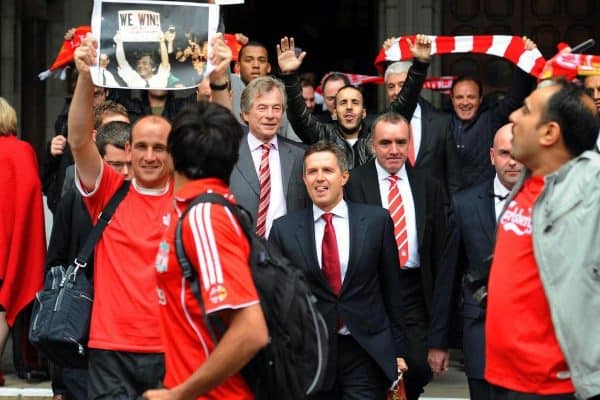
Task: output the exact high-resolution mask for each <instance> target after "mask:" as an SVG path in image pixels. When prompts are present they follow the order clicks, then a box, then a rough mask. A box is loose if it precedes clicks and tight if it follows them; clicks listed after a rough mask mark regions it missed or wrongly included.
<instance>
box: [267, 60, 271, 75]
mask: <svg viewBox="0 0 600 400" xmlns="http://www.w3.org/2000/svg"><path fill="white" fill-rule="evenodd" d="M270 73H271V63H267V75H268V74H270Z"/></svg>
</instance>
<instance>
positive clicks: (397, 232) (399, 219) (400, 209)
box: [387, 175, 408, 268]
mask: <svg viewBox="0 0 600 400" xmlns="http://www.w3.org/2000/svg"><path fill="white" fill-rule="evenodd" d="M387 179H388V180H389V181H390V189H389V191H388V211H389V212H390V215H391V216H392V221H394V236H395V237H396V244H397V245H398V255H399V258H400V268H403V267H404V266H405V265H406V262H407V261H408V231H407V230H406V215H405V214H404V205H403V204H402V196H401V195H400V190H399V189H398V184H397V182H398V179H399V178H398V177H397V176H396V175H391V176H389V177H388V178H387Z"/></svg>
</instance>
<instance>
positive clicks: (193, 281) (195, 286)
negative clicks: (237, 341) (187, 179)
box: [175, 193, 250, 344]
mask: <svg viewBox="0 0 600 400" xmlns="http://www.w3.org/2000/svg"><path fill="white" fill-rule="evenodd" d="M199 203H215V204H220V205H222V206H223V207H226V208H227V209H228V210H229V211H231V212H232V214H233V215H234V216H235V218H236V219H237V220H238V222H239V224H240V225H241V226H242V229H243V230H244V233H245V234H246V236H248V234H249V233H248V230H247V226H248V221H249V220H250V219H249V216H248V215H246V216H244V215H243V213H244V212H246V213H247V211H245V210H243V208H241V207H240V206H238V205H235V204H233V203H231V202H230V201H229V200H227V199H226V198H225V197H224V196H221V195H220V194H217V193H203V194H201V195H199V196H196V197H195V198H194V199H193V200H192V201H191V202H190V204H189V205H188V206H187V208H186V209H185V210H184V211H183V213H182V214H181V216H180V217H179V220H178V221H177V226H176V227H175V253H176V255H177V261H178V262H179V265H180V266H181V269H182V270H183V276H184V277H185V279H186V280H187V281H188V282H189V284H190V288H191V289H192V293H193V294H194V297H196V300H197V301H198V304H199V305H200V309H201V310H202V319H203V320H204V324H205V325H206V328H207V329H208V333H209V335H210V338H211V339H212V341H213V343H215V344H216V343H217V342H218V340H217V335H216V334H215V330H214V329H213V324H215V325H216V326H217V329H218V331H219V333H220V334H221V335H222V334H223V333H224V332H225V326H224V325H223V322H222V321H221V320H220V319H219V318H216V317H215V318H210V319H209V316H208V314H207V313H206V307H205V306H204V301H203V300H202V295H201V293H200V283H199V282H198V274H196V271H195V270H194V269H193V268H192V265H191V264H190V261H189V258H188V257H187V254H186V252H185V248H184V247H183V234H182V225H183V219H184V218H185V216H186V215H187V214H188V213H189V212H190V210H191V209H192V208H193V207H194V206H196V205H197V204H199ZM248 238H249V236H248ZM249 239H250V238H249ZM211 321H212V323H211Z"/></svg>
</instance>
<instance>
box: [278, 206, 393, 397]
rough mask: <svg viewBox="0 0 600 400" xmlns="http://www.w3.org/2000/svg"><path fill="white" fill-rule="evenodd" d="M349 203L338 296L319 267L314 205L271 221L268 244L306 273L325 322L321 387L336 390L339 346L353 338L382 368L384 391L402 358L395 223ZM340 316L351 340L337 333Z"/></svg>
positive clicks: (373, 209)
mask: <svg viewBox="0 0 600 400" xmlns="http://www.w3.org/2000/svg"><path fill="white" fill-rule="evenodd" d="M347 204H348V222H349V229H350V232H349V240H350V250H349V251H350V253H349V258H348V268H347V272H346V275H345V278H344V279H343V283H342V288H341V291H340V294H339V297H338V296H336V295H335V294H334V292H333V291H332V289H331V287H330V286H329V284H328V282H327V279H326V278H325V276H324V274H323V273H322V271H321V269H320V267H319V263H318V259H317V253H316V244H315V230H314V225H315V223H314V216H313V209H312V207H311V208H307V209H304V210H298V211H295V212H292V213H288V214H287V215H285V216H283V217H281V218H279V219H277V220H275V222H274V223H273V227H272V229H271V233H270V236H269V240H270V241H271V242H273V243H274V244H275V245H277V246H278V247H279V248H280V249H281V250H282V252H283V254H284V255H285V256H286V257H287V258H289V259H290V260H293V262H294V264H295V265H296V266H297V267H299V268H301V269H302V270H303V271H305V274H306V278H307V280H308V283H309V285H310V288H311V290H312V291H313V293H314V294H315V296H316V297H317V299H318V303H317V307H318V309H319V311H320V312H321V314H322V315H323V317H324V319H325V322H326V324H327V327H328V331H329V342H330V353H329V359H328V363H327V372H326V375H325V378H324V383H323V389H324V390H328V389H331V388H332V387H333V386H334V383H335V382H336V372H337V373H338V382H339V373H340V371H339V370H338V368H339V369H342V368H343V367H344V366H343V365H340V364H342V363H343V362H340V358H341V357H343V356H348V355H345V354H338V351H337V348H338V342H339V343H341V341H344V340H354V341H355V342H357V343H358V346H354V347H355V348H356V349H357V350H358V351H360V352H362V353H366V354H367V355H368V356H367V357H368V358H370V359H371V361H370V362H371V363H372V364H373V365H374V366H375V369H378V368H377V367H376V366H379V367H380V370H379V372H378V373H379V375H380V376H381V378H380V380H382V381H383V382H382V388H383V392H385V390H386V388H387V387H388V386H389V384H390V383H391V381H392V380H394V379H395V378H396V375H397V367H396V360H395V357H396V356H397V355H398V356H399V355H401V351H402V349H403V336H402V333H403V321H402V316H401V312H402V303H401V299H400V297H399V296H397V293H398V291H399V290H400V276H399V272H398V268H397V262H396V261H395V260H397V259H398V250H397V248H396V243H395V240H394V233H393V223H392V220H391V218H390V215H389V213H388V212H387V211H386V210H382V209H381V208H377V207H373V206H369V205H364V204H354V203H350V202H348V203H347ZM319 245H320V244H319ZM338 317H340V318H341V320H342V321H343V322H344V323H345V325H346V326H347V328H348V329H349V331H350V332H351V338H350V337H345V336H344V337H342V336H341V335H338V334H337V323H338ZM390 321H391V322H390ZM340 346H341V344H340ZM373 361H374V363H373ZM371 369H373V368H371ZM342 380H343V378H342ZM344 398H346V397H345V396H344ZM363 398H374V397H372V396H367V397H363Z"/></svg>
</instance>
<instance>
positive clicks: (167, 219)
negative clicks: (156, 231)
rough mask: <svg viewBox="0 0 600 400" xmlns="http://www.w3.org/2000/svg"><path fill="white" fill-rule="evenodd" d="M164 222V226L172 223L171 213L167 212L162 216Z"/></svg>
mask: <svg viewBox="0 0 600 400" xmlns="http://www.w3.org/2000/svg"><path fill="white" fill-rule="evenodd" d="M162 223H163V225H164V226H166V227H168V226H169V224H171V214H170V213H169V214H165V215H163V217H162Z"/></svg>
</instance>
